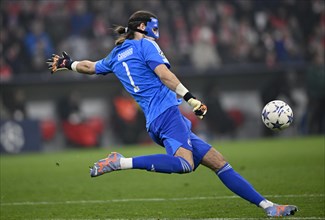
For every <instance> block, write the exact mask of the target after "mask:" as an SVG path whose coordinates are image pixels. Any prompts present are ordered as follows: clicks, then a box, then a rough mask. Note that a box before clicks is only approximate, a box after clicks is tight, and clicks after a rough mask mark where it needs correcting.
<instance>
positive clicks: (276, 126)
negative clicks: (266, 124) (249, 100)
mask: <svg viewBox="0 0 325 220" xmlns="http://www.w3.org/2000/svg"><path fill="white" fill-rule="evenodd" d="M271 124H272V125H273V129H279V130H280V129H281V127H282V125H283V124H281V123H279V121H278V120H276V122H275V123H273V122H271Z"/></svg>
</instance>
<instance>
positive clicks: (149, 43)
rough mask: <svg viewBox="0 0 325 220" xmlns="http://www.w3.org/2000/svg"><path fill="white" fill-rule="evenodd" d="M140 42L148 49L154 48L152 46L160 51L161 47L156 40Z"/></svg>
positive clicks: (142, 40) (146, 39) (144, 39)
mask: <svg viewBox="0 0 325 220" xmlns="http://www.w3.org/2000/svg"><path fill="white" fill-rule="evenodd" d="M140 42H141V44H142V45H143V46H147V47H150V46H151V47H152V46H154V47H155V48H157V50H160V47H159V45H158V44H157V42H156V41H154V40H150V39H148V38H142V39H141V40H140Z"/></svg>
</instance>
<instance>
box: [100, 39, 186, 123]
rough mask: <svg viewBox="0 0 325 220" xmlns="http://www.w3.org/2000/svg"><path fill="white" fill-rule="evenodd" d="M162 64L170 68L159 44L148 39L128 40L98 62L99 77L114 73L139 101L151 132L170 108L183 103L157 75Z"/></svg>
mask: <svg viewBox="0 0 325 220" xmlns="http://www.w3.org/2000/svg"><path fill="white" fill-rule="evenodd" d="M160 64H165V65H166V66H167V67H168V68H170V64H169V62H168V60H167V58H166V57H165V56H164V54H163V52H162V51H161V49H160V48H159V46H158V44H157V43H156V42H155V41H151V40H149V39H146V38H143V39H141V40H125V42H124V43H123V44H121V45H118V46H116V47H115V48H114V49H113V50H112V51H111V53H110V54H109V55H108V56H107V57H106V58H104V59H102V60H99V61H98V62H97V63H96V74H102V75H106V74H108V73H114V74H115V75H116V76H117V77H118V79H119V80H120V81H121V83H122V84H123V86H124V88H125V89H126V90H127V91H128V92H129V93H130V94H131V95H132V96H133V98H134V99H135V100H136V101H137V103H138V104H139V105H140V107H141V109H142V110H143V112H144V114H145V117H146V127H147V129H149V125H150V123H151V122H152V121H153V120H154V119H155V118H157V117H158V116H159V115H160V114H161V113H163V112H164V111H165V110H166V109H168V108H170V107H171V106H175V105H178V104H180V102H181V100H177V97H176V93H175V92H173V91H172V90H170V89H169V88H168V87H166V86H165V85H164V84H163V83H162V82H161V80H160V79H159V77H158V76H157V75H156V74H155V72H154V69H155V68H156V67H157V66H158V65H160Z"/></svg>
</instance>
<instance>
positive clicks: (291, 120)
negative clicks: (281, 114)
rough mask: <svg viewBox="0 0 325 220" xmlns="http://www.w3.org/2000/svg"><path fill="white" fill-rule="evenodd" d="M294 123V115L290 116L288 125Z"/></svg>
mask: <svg viewBox="0 0 325 220" xmlns="http://www.w3.org/2000/svg"><path fill="white" fill-rule="evenodd" d="M292 122H293V116H292V115H288V122H287V124H291V123H292Z"/></svg>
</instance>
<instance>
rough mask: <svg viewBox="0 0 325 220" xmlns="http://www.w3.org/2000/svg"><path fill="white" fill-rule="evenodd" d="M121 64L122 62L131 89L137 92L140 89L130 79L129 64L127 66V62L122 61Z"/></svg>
mask: <svg viewBox="0 0 325 220" xmlns="http://www.w3.org/2000/svg"><path fill="white" fill-rule="evenodd" d="M122 64H123V66H124V68H125V71H126V74H127V75H128V77H129V80H130V83H131V85H132V86H133V90H134V92H138V91H139V90H140V88H139V87H138V86H136V85H135V84H134V81H133V79H132V76H131V73H130V70H129V66H128V64H127V63H126V62H123V63H122Z"/></svg>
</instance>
